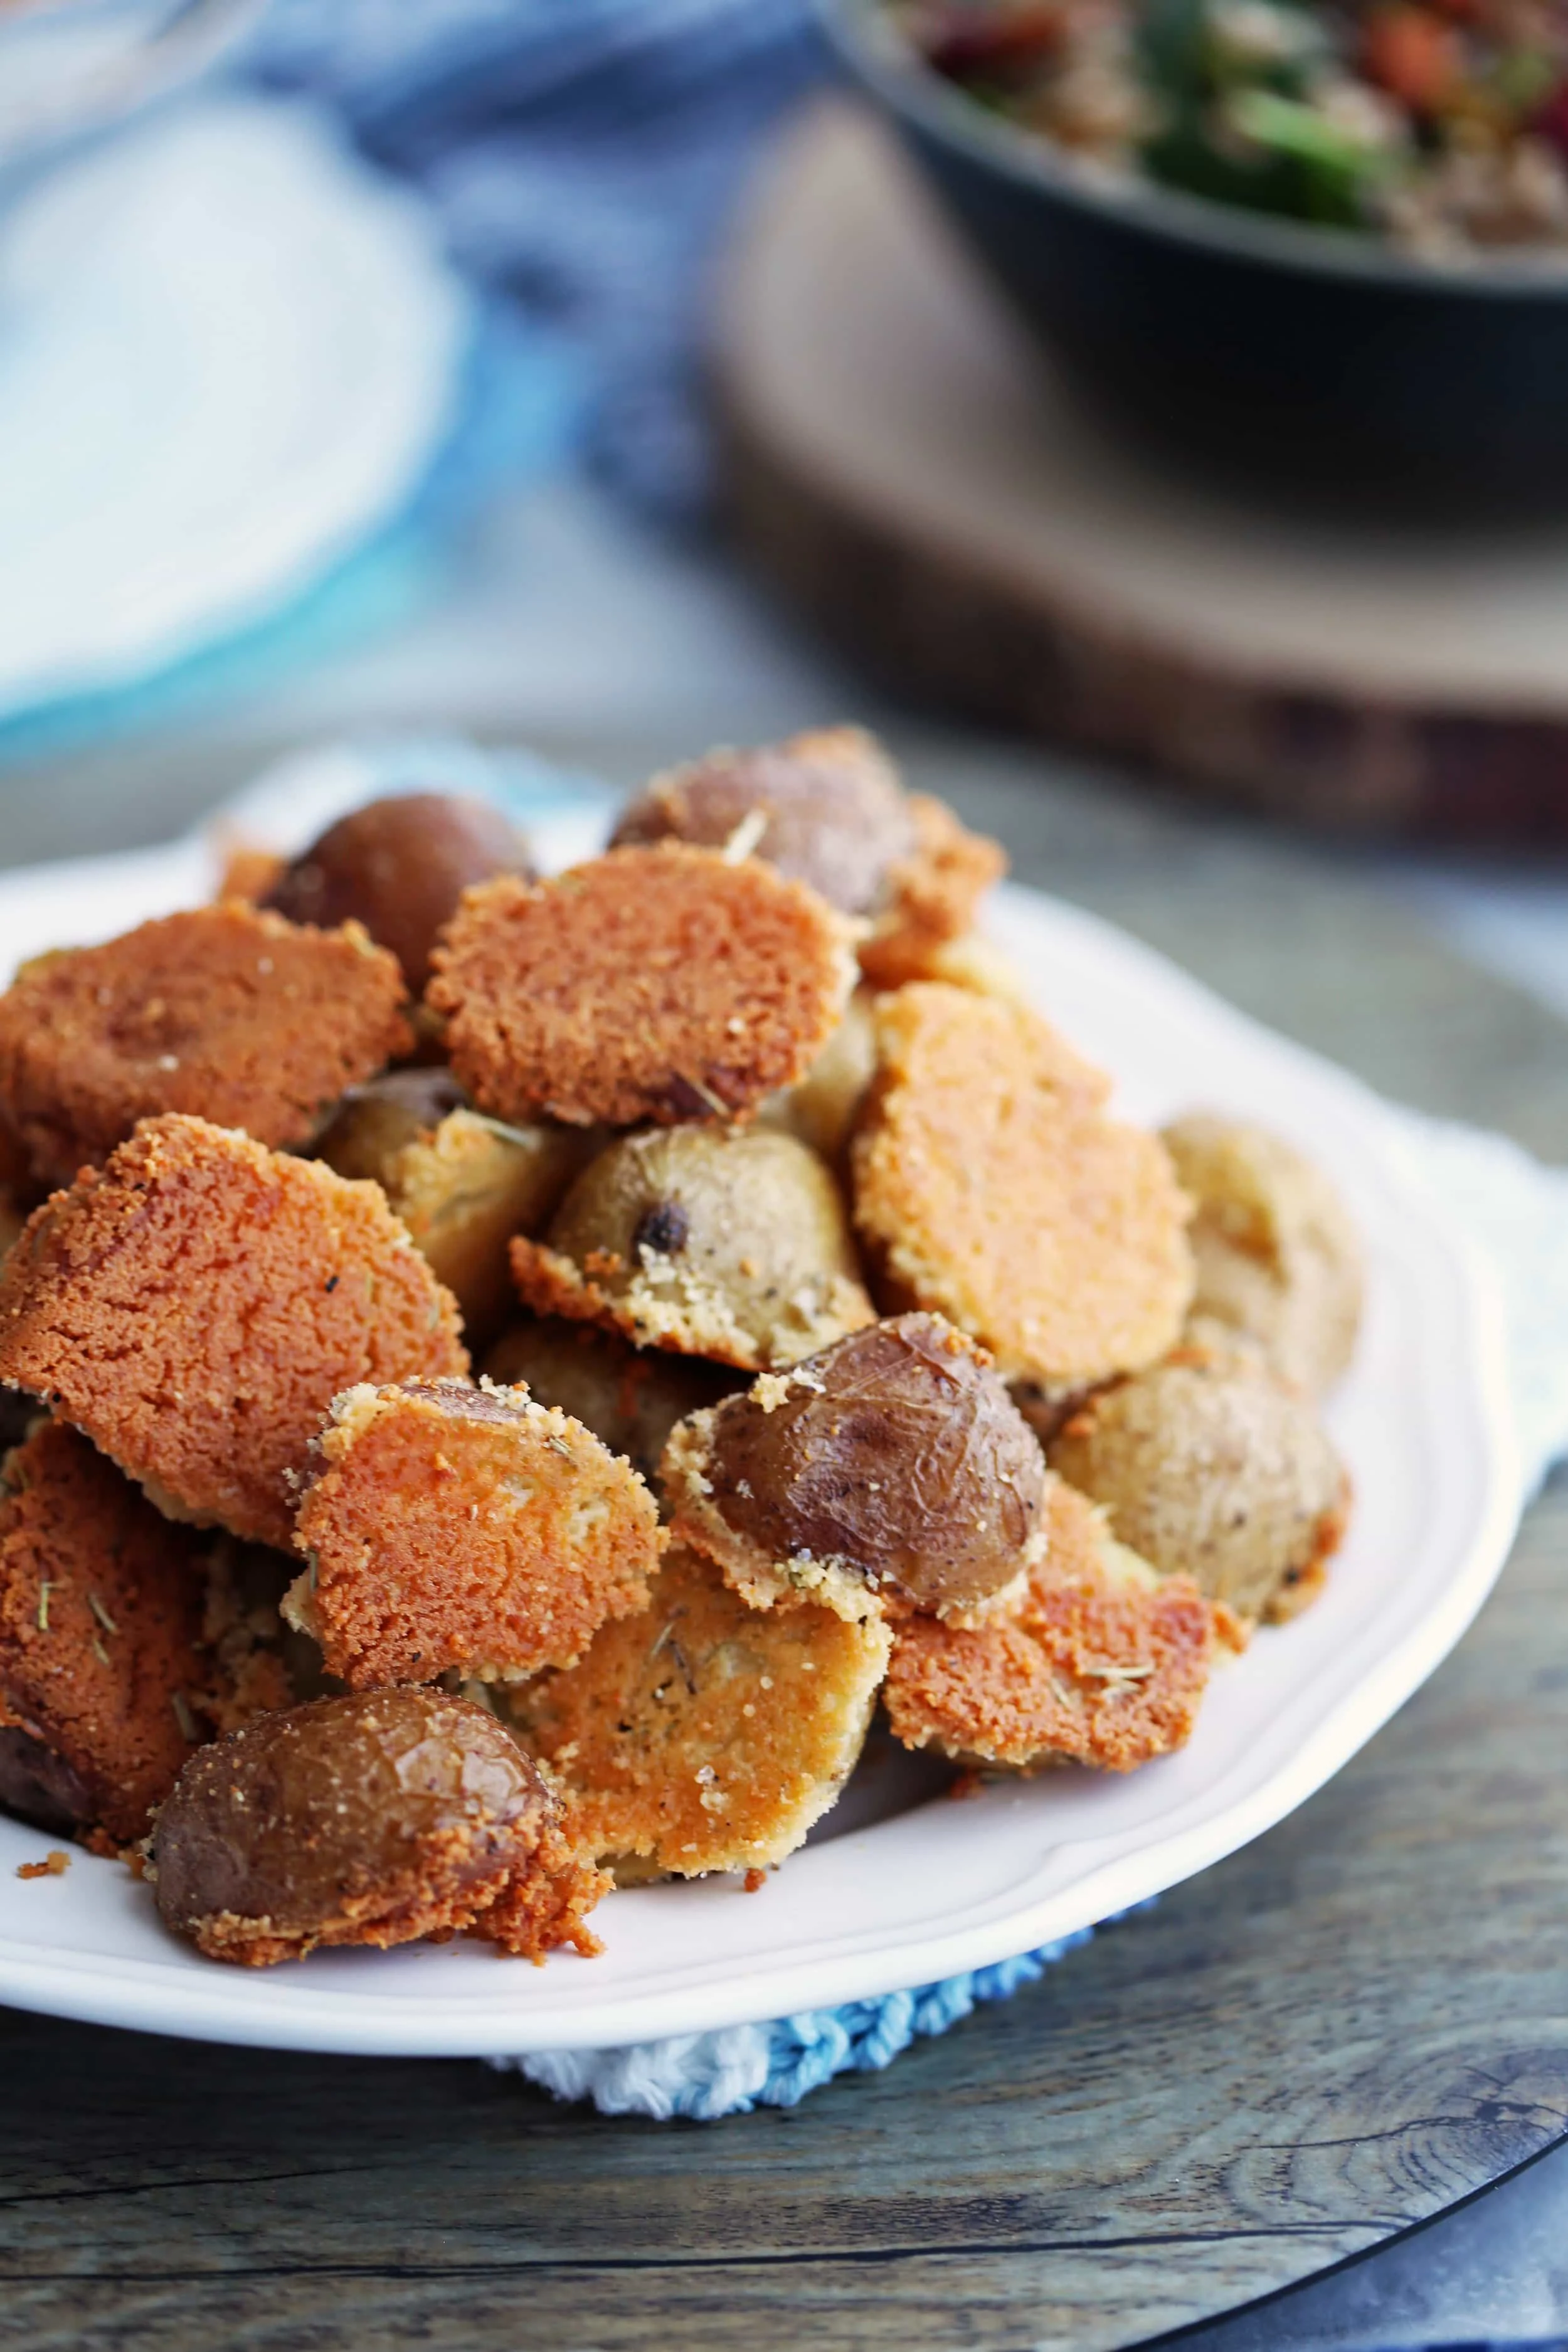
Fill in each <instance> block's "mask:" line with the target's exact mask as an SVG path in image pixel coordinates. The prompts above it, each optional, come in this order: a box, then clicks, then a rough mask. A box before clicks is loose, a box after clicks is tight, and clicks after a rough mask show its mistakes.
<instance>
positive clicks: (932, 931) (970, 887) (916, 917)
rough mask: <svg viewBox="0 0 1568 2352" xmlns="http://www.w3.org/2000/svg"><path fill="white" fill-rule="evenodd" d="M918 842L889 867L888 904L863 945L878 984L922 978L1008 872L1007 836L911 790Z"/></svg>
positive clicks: (863, 965)
mask: <svg viewBox="0 0 1568 2352" xmlns="http://www.w3.org/2000/svg"><path fill="white" fill-rule="evenodd" d="M908 808H909V813H910V820H911V822H912V824H913V826H914V833H915V841H914V846H913V848H912V850H911V851H910V853H909V855H908V856H905V857H902V858H900V859H898V860H896V861H895V862H894V864H893V866H891V867H890V869H889V873H888V877H887V881H886V887H885V894H884V903H883V906H882V908H881V911H880V912H879V915H878V918H877V920H876V921H875V923H874V924H873V925H872V928H871V932H870V936H869V937H868V939H865V940H862V941H861V943H860V969H861V971H863V972H864V973H865V975H866V977H867V979H868V981H870V982H871V983H872V985H873V986H874V987H877V988H901V987H902V986H903V985H904V983H905V982H906V981H910V980H921V979H923V978H924V977H925V976H926V974H927V973H928V971H930V969H931V962H932V960H933V958H935V957H938V956H939V955H940V954H941V951H942V949H944V948H945V947H947V946H948V944H949V943H950V942H951V941H952V940H957V939H960V938H962V936H963V933H964V932H965V931H967V930H969V929H972V927H973V922H974V919H975V917H976V915H977V914H978V913H979V910H980V902H981V900H982V899H983V898H984V896H985V893H986V892H987V891H988V890H989V889H990V888H991V887H992V886H993V884H994V883H996V882H999V881H1000V880H1001V878H1002V877H1003V875H1004V874H1005V872H1006V870H1007V855H1006V852H1005V850H1004V849H1003V847H1002V845H1001V844H1000V842H996V841H993V840H991V839H990V838H989V836H988V835H985V834H983V833H971V832H970V831H969V830H968V828H967V827H966V826H964V825H963V824H960V823H959V821H958V819H957V817H955V816H954V814H953V813H952V810H951V809H950V808H949V807H948V805H947V803H946V802H945V801H939V800H936V799H934V798H933V797H932V796H931V794H929V793H911V794H910V799H909V803H908Z"/></svg>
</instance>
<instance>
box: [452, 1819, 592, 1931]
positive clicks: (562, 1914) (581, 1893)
mask: <svg viewBox="0 0 1568 2352" xmlns="http://www.w3.org/2000/svg"><path fill="white" fill-rule="evenodd" d="M580 1841H581V1829H580V1825H579V1824H578V1823H577V1822H575V1821H574V1820H573V1819H572V1817H571V1816H570V1815H568V1817H567V1820H566V1822H565V1823H564V1825H563V1826H561V1827H552V1828H550V1829H547V1830H546V1831H545V1832H544V1834H543V1836H542V1838H541V1839H540V1841H539V1843H538V1845H537V1846H535V1848H534V1850H533V1859H532V1862H531V1864H530V1866H529V1868H528V1869H527V1870H526V1871H525V1872H521V1873H514V1874H513V1875H512V1877H511V1878H510V1879H509V1880H508V1881H507V1884H506V1885H504V1886H503V1887H502V1888H501V1890H500V1894H499V1895H497V1896H496V1899H495V1901H494V1902H493V1903H491V1904H489V1906H487V1907H486V1908H485V1909H484V1910H483V1911H481V1912H480V1913H479V1916H477V1917H476V1918H475V1920H474V1921H473V1923H472V1925H471V1927H470V1928H469V1930H468V1932H469V1934H470V1935H473V1936H479V1937H482V1938H483V1940H484V1941H485V1942H486V1943H488V1944H499V1945H500V1948H501V1949H502V1951H503V1952H510V1954H511V1955H512V1957H513V1958H516V1959H523V1960H531V1961H532V1962H533V1964H534V1966H535V1968H540V1967H542V1965H543V1962H544V1956H545V1954H546V1953H547V1952H552V1951H558V1950H560V1949H561V1948H562V1947H563V1946H568V1947H570V1948H571V1949H572V1950H573V1951H574V1952H579V1953H581V1954H582V1957H583V1958H584V1959H585V1960H591V1959H594V1958H596V1956H597V1955H598V1954H599V1953H600V1952H602V1951H603V1950H604V1948H605V1947H604V1945H603V1944H602V1943H601V1942H600V1940H599V1938H598V1937H597V1936H596V1935H595V1933H594V1930H593V1929H592V1927H589V1926H588V1924H587V1915H588V1913H589V1912H590V1911H591V1910H592V1909H593V1908H594V1906H595V1904H596V1903H597V1902H599V1901H600V1899H601V1898H602V1897H603V1896H604V1895H608V1894H609V1892H610V1890H611V1888H612V1887H613V1886H614V1885H615V1880H614V1879H613V1878H612V1877H611V1876H610V1874H609V1872H608V1871H607V1870H600V1869H599V1868H598V1867H597V1865H596V1864H595V1863H594V1862H592V1861H591V1860H589V1859H587V1858H585V1856H584V1853H583V1850H582V1846H581V1843H580Z"/></svg>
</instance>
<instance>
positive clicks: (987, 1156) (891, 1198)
mask: <svg viewBox="0 0 1568 2352" xmlns="http://www.w3.org/2000/svg"><path fill="white" fill-rule="evenodd" d="M877 1022H878V1037H879V1074H878V1078H877V1082H876V1086H875V1088H874V1090H873V1093H872V1097H871V1099H870V1101H869V1103H868V1107H867V1110H866V1113H865V1116H864V1124H863V1126H862V1129H861V1131H860V1133H859V1135H858V1137H857V1139H856V1143H855V1150H854V1173H855V1218H856V1223H857V1224H858V1226H859V1228H860V1232H861V1234H862V1237H863V1238H864V1240H865V1241H866V1243H867V1244H868V1247H869V1248H870V1249H871V1250H872V1251H873V1253H874V1254H875V1257H876V1261H877V1264H878V1265H879V1269H880V1273H881V1276H882V1283H883V1293H884V1298H885V1302H886V1303H887V1304H888V1305H889V1306H904V1305H914V1306H920V1307H930V1308H931V1309H933V1310H934V1311H936V1312H938V1313H941V1314H943V1315H945V1316H946V1317H947V1318H949V1320H950V1321H951V1322H953V1323H956V1324H957V1325H958V1326H959V1328H960V1329H961V1330H965V1331H968V1332H970V1333H971V1334H972V1335H973V1337H974V1338H975V1339H979V1340H980V1341H981V1342H982V1343H983V1345H984V1346H985V1347H986V1348H988V1349H990V1350H991V1352H992V1354H993V1355H994V1357H995V1359H996V1362H997V1365H998V1367H999V1369H1000V1370H1001V1371H1002V1372H1003V1374H1004V1375H1005V1377H1007V1378H1009V1379H1014V1380H1026V1381H1037V1382H1039V1383H1040V1384H1041V1385H1042V1386H1043V1387H1046V1388H1047V1389H1073V1388H1083V1387H1087V1386H1089V1385H1090V1384H1092V1383H1093V1382H1095V1381H1102V1380H1105V1379H1108V1378H1110V1376H1111V1375H1112V1374H1113V1373H1116V1372H1118V1371H1131V1370H1138V1369H1139V1368H1140V1367H1141V1366H1142V1365H1144V1364H1147V1363H1152V1362H1153V1361H1154V1360H1156V1359H1157V1358H1159V1357H1160V1356H1163V1354H1164V1353H1165V1352H1166V1351H1167V1349H1169V1348H1170V1347H1171V1346H1172V1344H1173V1341H1174V1340H1175V1339H1176V1336H1177V1334H1178V1332H1179V1331H1180V1328H1181V1324H1182V1318H1183V1315H1184V1313H1185V1311H1186V1306H1187V1301H1188V1299H1189V1297H1190V1296H1191V1293H1192V1284H1193V1269H1192V1258H1191V1254H1190V1252H1189V1250H1188V1248H1187V1243H1186V1234H1185V1224H1186V1215H1187V1208H1188V1203H1187V1201H1186V1198H1185V1195H1184V1193H1183V1192H1182V1191H1181V1190H1180V1188H1179V1186H1178V1185H1177V1183H1176V1181H1175V1178H1174V1175H1173V1172H1172V1169H1171V1164H1170V1161H1169V1160H1168V1158H1167V1157H1166V1154H1165V1151H1164V1149H1163V1145H1162V1144H1161V1143H1160V1141H1159V1139H1158V1138H1157V1137H1154V1136H1152V1135H1146V1134H1144V1133H1143V1132H1142V1130H1141V1129H1137V1128H1132V1127H1129V1126H1125V1125H1123V1124H1122V1123H1121V1122H1120V1121H1119V1120H1116V1119H1112V1118H1109V1117H1108V1116H1107V1114H1106V1112H1105V1110H1104V1108H1103V1107H1102V1106H1103V1104H1104V1102H1105V1098H1106V1096H1107V1094H1108V1093H1109V1091H1110V1085H1109V1081H1108V1080H1107V1079H1106V1078H1105V1077H1104V1076H1102V1075H1101V1073H1100V1071H1098V1070H1096V1069H1093V1068H1091V1067H1090V1066H1089V1064H1088V1063H1086V1062H1083V1061H1080V1060H1079V1057H1078V1055H1076V1054H1074V1053H1073V1052H1072V1051H1071V1049H1070V1048H1069V1047H1068V1045H1065V1044H1064V1043H1063V1041H1062V1039H1061V1038H1060V1037H1058V1034H1057V1033H1056V1032H1055V1030H1053V1029H1052V1028H1051V1027H1050V1025H1049V1024H1048V1023H1047V1022H1045V1021H1043V1020H1042V1019H1041V1018H1040V1016H1039V1015H1038V1014H1037V1013H1033V1012H1031V1011H1029V1010H1028V1008H1027V1007H1026V1006H1024V1005H1021V1004H1015V1003H1008V1002H1007V1001H1006V1000H1005V999H1003V998H1000V997H992V996H984V995H980V994H977V993H975V992H972V991H970V990H967V989H959V988H952V987H947V986H944V985H942V984H941V983H938V982H919V983H916V984H915V985H913V986H910V987H909V988H904V989H900V990H899V991H898V992H897V993H896V994H894V995H891V996H889V997H886V998H884V999H882V1001H881V1002H880V1003H879V1006H878V1010H877Z"/></svg>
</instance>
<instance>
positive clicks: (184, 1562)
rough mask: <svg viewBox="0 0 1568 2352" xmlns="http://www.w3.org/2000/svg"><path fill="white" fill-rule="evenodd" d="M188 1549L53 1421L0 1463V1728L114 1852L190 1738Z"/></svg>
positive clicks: (195, 1565) (193, 1665) (194, 1556)
mask: <svg viewBox="0 0 1568 2352" xmlns="http://www.w3.org/2000/svg"><path fill="white" fill-rule="evenodd" d="M202 1550H203V1543H202V1538H200V1537H198V1536H197V1535H196V1534H195V1530H194V1529H192V1528H179V1527H174V1526H171V1524H170V1523H169V1521H168V1520H167V1519H165V1518H163V1517H161V1516H160V1514H159V1513H158V1512H157V1511H155V1510H154V1509H153V1506H152V1504H151V1503H149V1502H148V1501H147V1500H146V1498H145V1496H142V1495H141V1494H140V1493H139V1492H138V1491H137V1489H136V1488H135V1487H134V1486H132V1485H131V1483H130V1481H129V1480H128V1479H126V1478H124V1477H122V1476H121V1473H120V1472H119V1471H118V1470H117V1469H116V1468H115V1467H114V1465H113V1464H112V1463H111V1462H109V1461H106V1460H105V1458H104V1456H103V1455H102V1454H99V1453H97V1452H95V1451H94V1449H93V1447H92V1446H90V1445H89V1444H88V1442H87V1440H86V1438H84V1437H79V1436H78V1434H77V1433H76V1432H75V1430H72V1429H68V1428H66V1427H65V1425H64V1424H63V1423H60V1422H50V1421H46V1422H40V1423H38V1424H37V1427H36V1428H35V1429H34V1431H33V1433H32V1434H31V1435H30V1436H29V1437H28V1438H27V1440H26V1443H25V1444H22V1445H21V1446H19V1447H18V1448H17V1449H16V1452H15V1453H14V1454H11V1455H10V1456H9V1457H8V1458H7V1460H6V1463H5V1483H4V1487H3V1488H0V1723H5V1724H6V1725H9V1726H11V1727H15V1728H16V1729H17V1730H20V1731H22V1732H25V1733H26V1735H27V1736H28V1737H29V1738H32V1739H35V1740H37V1741H38V1742H39V1743H41V1745H42V1746H43V1747H45V1748H47V1749H48V1750H49V1751H50V1752H51V1753H52V1754H53V1755H55V1756H56V1757H58V1758H59V1759H61V1760H62V1761H63V1763H64V1764H65V1766H66V1767H67V1769H68V1773H69V1774H70V1775H72V1776H73V1777H74V1780H75V1781H76V1783H77V1784H78V1788H79V1802H80V1803H81V1805H82V1806H83V1807H84V1811H82V1812H81V1814H80V1815H79V1826H81V1827H84V1828H89V1827H97V1828H100V1829H101V1830H103V1831H104V1832H107V1834H108V1836H109V1838H110V1840H112V1841H113V1843H116V1844H124V1843H128V1842H129V1841H131V1840H132V1839H133V1838H138V1837H140V1836H141V1835H142V1832H143V1831H144V1830H145V1829H146V1827H147V1820H148V1815H149V1813H150V1811H151V1810H152V1808H153V1806H154V1805H157V1804H159V1803H160V1802H161V1801H163V1798H164V1797H166V1796H167V1795H168V1793H169V1790H171V1789H172V1788H173V1787H174V1781H175V1780H176V1778H177V1777H178V1774H179V1772H180V1769H181V1767H182V1766H183V1765H184V1762H185V1759H186V1758H187V1756H188V1754H189V1752H190V1743H191V1740H192V1739H193V1738H195V1737H196V1734H197V1723H198V1712H197V1711H198V1710H199V1709H202V1708H203V1706H204V1699H205V1693H206V1688H207V1685H208V1682H209V1680H210V1676H211V1671H212V1669H211V1662H210V1660H209V1658H208V1656H207V1654H206V1653H205V1650H204V1648H203V1646H202V1641H201V1632H202V1601H203V1580H202V1559H201V1555H202Z"/></svg>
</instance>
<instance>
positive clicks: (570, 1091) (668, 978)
mask: <svg viewBox="0 0 1568 2352" xmlns="http://www.w3.org/2000/svg"><path fill="white" fill-rule="evenodd" d="M435 962H436V967H437V971H436V977H435V979H434V980H433V981H432V982H431V984H430V988H429V991H428V992H427V1001H428V1003H430V1004H431V1006H432V1007H433V1008H434V1009H435V1011H436V1012H437V1013H440V1014H443V1015H445V1016H446V1017H447V1048H448V1051H449V1053H450V1055H451V1059H452V1066H453V1067H454V1069H455V1070H456V1071H457V1073H458V1076H459V1078H461V1080H462V1082H463V1084H464V1085H465V1086H466V1087H468V1091H469V1093H470V1094H471V1095H472V1096H473V1097H474V1100H475V1101H476V1102H477V1103H478V1104H479V1107H480V1108H481V1109H484V1110H488V1111H490V1112H493V1113H494V1114H495V1115H496V1116H498V1117H499V1118H506V1119H527V1118H533V1117H535V1116H536V1115H538V1114H539V1113H541V1112H543V1113H544V1114H546V1115H547V1116H548V1117H550V1118H558V1119H562V1120H563V1121H565V1122H566V1123H567V1124H568V1125H572V1126H591V1125H594V1124H595V1123H596V1122H599V1121H603V1122H604V1123H605V1124H606V1125H608V1126H612V1127H632V1126H636V1125H637V1123H638V1122H639V1121H641V1120H644V1119H651V1120H654V1121H656V1122H657V1123H658V1124H661V1125H666V1126H668V1125H673V1124H676V1123H679V1121H682V1120H686V1119H691V1118H747V1117H749V1116H750V1115H751V1113H752V1111H754V1110H755V1108H756V1107H757V1105H758V1104H759V1103H760V1102H761V1101H762V1100H763V1097H765V1096H767V1095H769V1094H772V1093H773V1091H774V1090H775V1088H777V1087H786V1086H790V1085H793V1083H794V1081H795V1079H796V1078H798V1077H800V1076H802V1075H803V1073H804V1072H805V1070H806V1069H807V1068H808V1067H809V1066H810V1064H811V1062H812V1060H813V1058H814V1056H815V1055H816V1053H817V1051H818V1049H819V1048H820V1047H821V1046H822V1045H824V1044H825V1043H826V1039H827V1036H828V1034H829V1033H830V1032H831V1030H832V1028H833V1026H834V1024H835V1022H836V1021H837V1018H838V1014H839V1012H840V1010H841V1008H842V1006H843V1004H844V1002H845V999H846V997H847V994H848V987H849V979H850V973H851V969H852V966H851V960H850V957H849V953H848V949H847V933H846V929H845V927H844V925H843V923H842V921H841V920H840V919H839V918H838V917H837V916H836V915H835V914H834V912H833V910H832V908H829V907H828V906H827V905H826V902H825V901H824V900H823V899H821V898H818V897H817V896H816V893H815V892H814V891H812V890H809V889H807V888H805V886H804V885H802V884H800V883H796V882H791V881H787V880H786V879H785V878H784V877H783V876H782V875H780V874H777V873H775V872H774V871H773V868H772V867H771V866H764V865H763V864H762V863H761V862H760V861H759V860H757V859H756V858H742V859H740V860H738V861H737V862H735V863H733V864H731V862H730V860H729V859H728V858H727V857H726V856H724V855H723V853H722V852H720V851H715V850H710V849H694V848H690V847H688V846H687V845H684V844H681V843H675V842H663V843H660V844H659V845H657V846H656V847H652V848H628V849H616V850H611V851H609V852H608V853H607V854H606V855H605V856H603V857H597V858H595V859H593V860H592V861H591V862H590V863H589V864H587V865H585V866H576V867H574V869H573V870H572V872H570V873H568V874H563V875H559V876H557V877H555V878H554V879H553V880H552V881H548V882H542V883H536V884H530V883H527V882H524V881H522V880H521V879H519V878H518V877H515V876H507V877H500V879H498V880H496V881H494V882H488V883H483V884H481V885H480V886H479V887H477V888H475V889H472V890H469V891H468V892H467V893H466V895H465V897H464V898H463V902H462V904H461V906H460V907H459V908H458V913H457V915H456V916H455V917H454V919H453V920H452V922H451V924H450V925H449V927H448V929H447V934H446V941H445V944H444V946H442V947H440V948H439V949H437V953H436V957H435Z"/></svg>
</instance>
